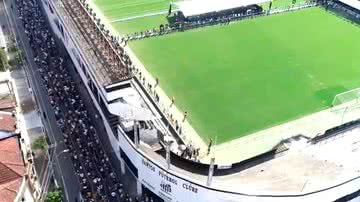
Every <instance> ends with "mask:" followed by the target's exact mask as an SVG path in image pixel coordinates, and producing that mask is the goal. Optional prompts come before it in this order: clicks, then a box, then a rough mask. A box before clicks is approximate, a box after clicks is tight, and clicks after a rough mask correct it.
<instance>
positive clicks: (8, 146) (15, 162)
mask: <svg viewBox="0 0 360 202" xmlns="http://www.w3.org/2000/svg"><path fill="white" fill-rule="evenodd" d="M24 175H25V165H24V161H23V159H22V156H21V150H20V146H19V140H18V137H10V138H6V139H3V140H0V196H1V199H0V201H1V202H10V201H14V199H15V198H16V196H17V192H18V190H19V189H20V186H21V183H22V180H23V176H24Z"/></svg>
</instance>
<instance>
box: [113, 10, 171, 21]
mask: <svg viewBox="0 0 360 202" xmlns="http://www.w3.org/2000/svg"><path fill="white" fill-rule="evenodd" d="M175 11H176V10H175ZM167 12H168V11H167V10H164V11H159V12H157V13H149V14H144V15H137V16H131V17H126V18H120V19H115V20H112V21H110V22H111V23H115V22H123V21H127V20H133V19H137V18H144V17H149V16H155V15H162V14H165V13H167Z"/></svg>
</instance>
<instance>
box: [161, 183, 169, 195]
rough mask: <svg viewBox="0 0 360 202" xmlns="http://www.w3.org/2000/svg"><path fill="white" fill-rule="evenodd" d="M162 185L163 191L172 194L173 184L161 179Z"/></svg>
mask: <svg viewBox="0 0 360 202" xmlns="http://www.w3.org/2000/svg"><path fill="white" fill-rule="evenodd" d="M160 187H161V191H163V192H165V193H167V194H171V185H170V184H168V183H166V182H164V181H161V184H160Z"/></svg>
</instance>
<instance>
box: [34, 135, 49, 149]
mask: <svg viewBox="0 0 360 202" xmlns="http://www.w3.org/2000/svg"><path fill="white" fill-rule="evenodd" d="M46 148H47V142H46V139H45V137H44V136H41V137H39V138H37V139H36V140H35V141H34V143H33V149H34V150H42V151H45V150H46Z"/></svg>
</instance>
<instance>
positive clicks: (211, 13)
mask: <svg viewBox="0 0 360 202" xmlns="http://www.w3.org/2000/svg"><path fill="white" fill-rule="evenodd" d="M271 1H272V0H189V1H181V2H176V3H173V4H174V5H175V6H176V7H177V8H178V13H177V15H178V18H179V19H182V20H184V21H189V20H190V21H191V20H199V19H204V18H209V17H224V16H229V15H237V14H242V15H251V14H252V13H259V12H261V11H262V8H261V7H260V6H259V4H262V3H266V2H271Z"/></svg>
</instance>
